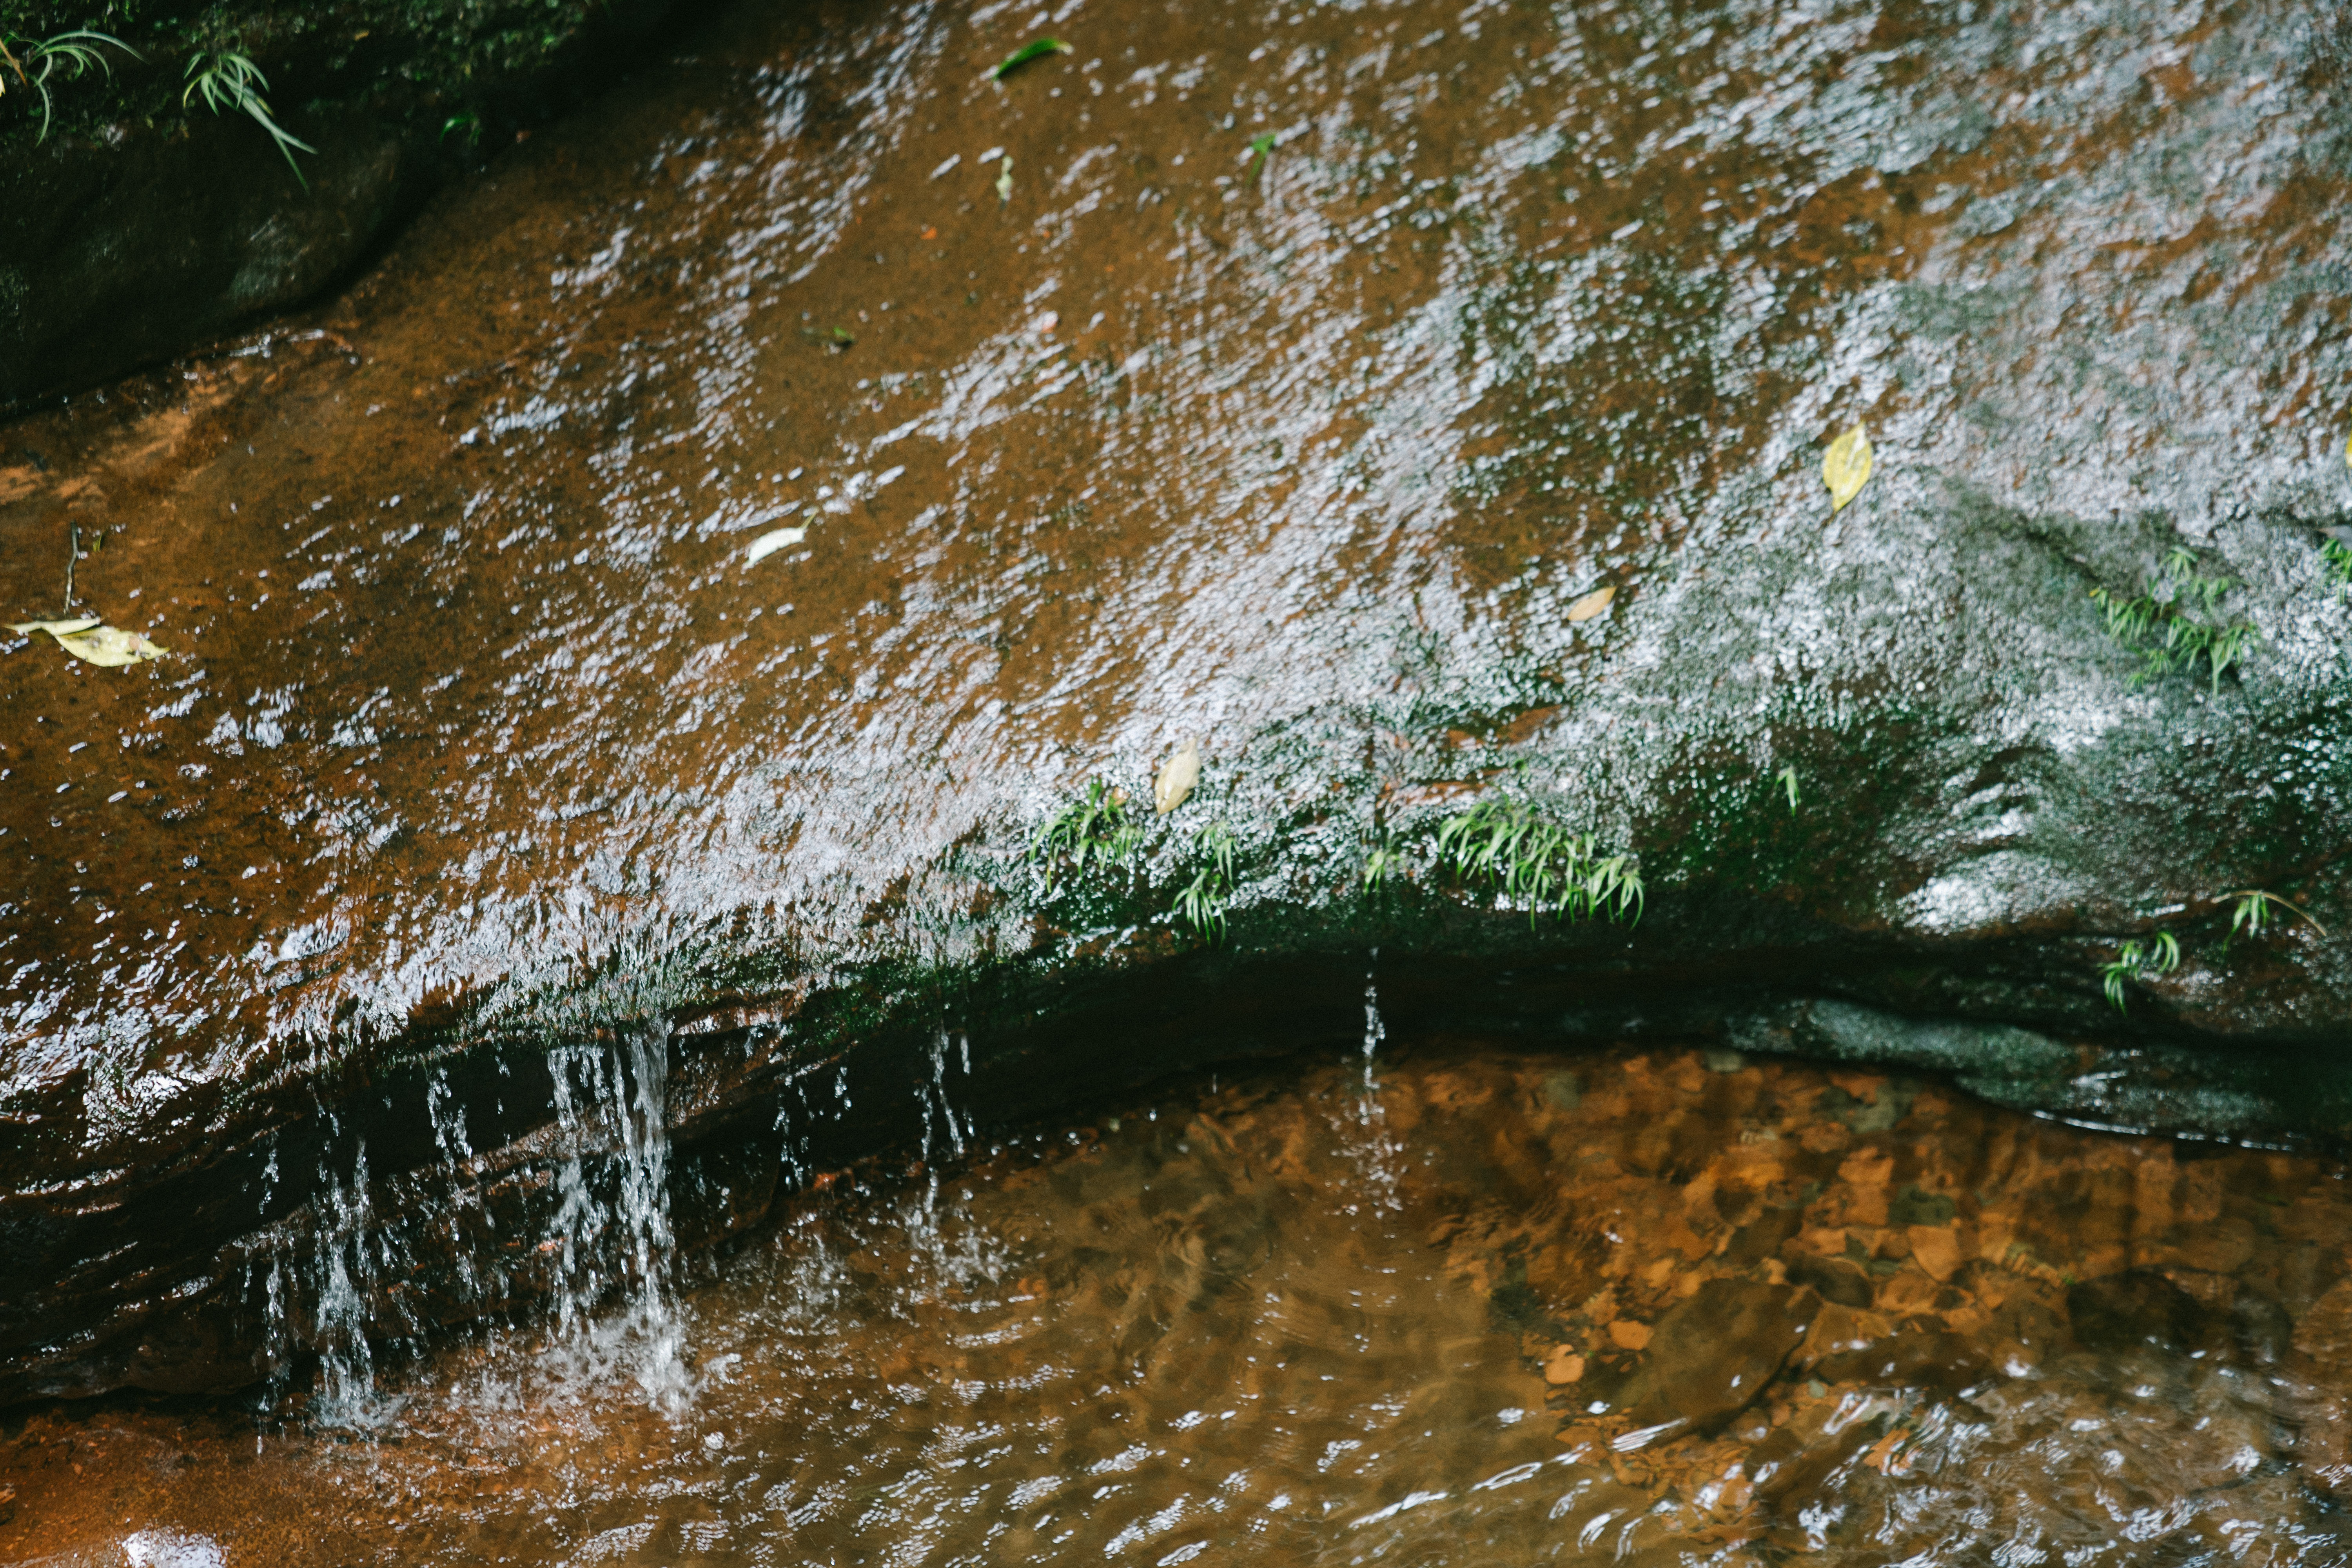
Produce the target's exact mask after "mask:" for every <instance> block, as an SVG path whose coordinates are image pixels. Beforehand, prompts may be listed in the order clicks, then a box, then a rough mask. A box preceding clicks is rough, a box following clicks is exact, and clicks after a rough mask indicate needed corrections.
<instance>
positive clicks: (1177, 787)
mask: <svg viewBox="0 0 2352 1568" xmlns="http://www.w3.org/2000/svg"><path fill="white" fill-rule="evenodd" d="M1200 782H1201V748H1200V747H1199V746H1198V745H1196V744H1194V743H1193V742H1191V741H1187V742H1184V743H1183V744H1182V745H1181V746H1179V747H1178V748H1177V749H1176V754H1175V755H1174V756H1172V757H1171V758H1169V759H1168V760H1167V761H1166V762H1164V763H1160V775H1159V776H1158V777H1157V778H1155V779H1153V780H1152V781H1151V804H1152V805H1154V806H1156V807H1157V808H1158V809H1159V813H1160V816H1167V815H1168V814H1169V813H1170V812H1171V811H1173V810H1175V809H1176V808H1177V807H1178V806H1180V805H1183V804H1184V797H1185V796H1186V795H1191V794H1192V786H1193V785H1194V784H1199V783H1200Z"/></svg>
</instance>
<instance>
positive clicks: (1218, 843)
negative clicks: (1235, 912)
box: [1176, 822, 1234, 942]
mask: <svg viewBox="0 0 2352 1568" xmlns="http://www.w3.org/2000/svg"><path fill="white" fill-rule="evenodd" d="M1192 843H1193V846H1194V847H1196V848H1198V849H1200V850H1202V852H1204V853H1205V854H1206V855H1207V856H1208V863H1207V864H1206V865H1204V866H1202V868H1200V869H1199V870H1198V871H1195V872H1193V873H1192V880H1191V881H1190V882H1188V883H1186V884H1185V885H1184V889H1183V891H1181V892H1180V893H1178V894H1177V895H1176V913H1177V916H1178V918H1179V919H1181V920H1182V921H1184V922H1185V923H1186V924H1187V925H1190V926H1191V927H1192V929H1193V931H1196V932H1198V933H1199V934H1200V935H1202V937H1205V938H1207V939H1208V940H1209V941H1210V942H1221V941H1223V939H1224V934H1225V909H1226V907H1227V906H1228V905H1229V904H1231V903H1232V901H1233V897H1234V835H1233V830H1232V829H1231V828H1228V827H1227V826H1225V825H1224V824H1223V823H1222V822H1213V823H1211V824H1209V826H1206V827H1204V828H1202V829H1201V831H1200V833H1199V834H1198V835H1196V836H1195V837H1194V838H1193V840H1192Z"/></svg>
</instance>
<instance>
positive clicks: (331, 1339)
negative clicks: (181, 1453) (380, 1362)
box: [273, 1142, 395, 1426]
mask: <svg viewBox="0 0 2352 1568" xmlns="http://www.w3.org/2000/svg"><path fill="white" fill-rule="evenodd" d="M321 1208H322V1212H321V1214H320V1222H321V1223H320V1229H319V1237H318V1257H317V1260H316V1276H317V1280H318V1309H317V1317H316V1322H315V1328H316V1331H317V1332H316V1339H315V1343H316V1345H317V1348H318V1352H319V1394H318V1398H317V1401H316V1402H315V1404H314V1405H313V1407H312V1408H313V1410H314V1412H315V1414H316V1415H317V1416H318V1418H320V1419H321V1420H323V1421H325V1422H326V1423H328V1424H329V1425H332V1426H381V1425H382V1424H383V1422H384V1421H385V1420H386V1419H388V1418H389V1416H390V1415H392V1413H393V1409H394V1407H395V1406H388V1405H384V1404H383V1402H380V1401H379V1400H378V1399H377V1397H376V1388H375V1354H374V1352H373V1350H371V1349H370V1348H369V1344H368V1330H369V1329H370V1327H371V1326H372V1324H373V1312H372V1311H371V1310H370V1307H369V1303H370V1301H371V1300H372V1299H373V1296H374V1295H375V1285H376V1276H377V1271H376V1268H375V1267H374V1264H375V1255H374V1253H373V1249H372V1248H371V1247H370V1246H369V1242H370V1240H371V1237H370V1236H369V1222H370V1218H371V1205H370V1204H369V1201H368V1164H367V1144H366V1143H365V1142H362V1143H361V1144H360V1146H359V1151H358V1152H357V1154H356V1155H355V1156H354V1157H353V1159H352V1180H351V1185H350V1186H349V1187H346V1186H344V1185H343V1184H342V1182H341V1179H340V1178H337V1179H335V1180H332V1181H331V1182H330V1183H329V1184H328V1188H327V1192H326V1195H325V1197H324V1199H323V1200H322V1204H321ZM274 1295H275V1291H274V1290H273V1296H274Z"/></svg>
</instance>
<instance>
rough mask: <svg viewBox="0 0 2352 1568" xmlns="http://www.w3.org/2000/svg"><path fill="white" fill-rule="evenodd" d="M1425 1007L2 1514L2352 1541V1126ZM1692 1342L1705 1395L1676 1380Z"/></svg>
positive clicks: (1326, 1537) (141, 1457) (841, 1542)
mask: <svg viewBox="0 0 2352 1568" xmlns="http://www.w3.org/2000/svg"><path fill="white" fill-rule="evenodd" d="M1415 1047H1416V1048H1414V1049H1413V1050H1412V1052H1411V1053H1410V1054H1408V1055H1406V1056H1404V1058H1402V1060H1401V1061H1388V1062H1384V1063H1383V1064H1382V1065H1381V1067H1380V1068H1379V1070H1378V1071H1377V1074H1376V1079H1375V1084H1376V1087H1375V1088H1374V1089H1372V1090H1371V1091H1370V1092H1367V1089H1366V1079H1365V1077H1364V1073H1363V1069H1362V1068H1361V1067H1360V1065H1359V1062H1358V1060H1356V1059H1345V1060H1342V1061H1337V1062H1335V1061H1333V1060H1331V1059H1330V1058H1325V1059H1324V1060H1322V1061H1320V1062H1310V1063H1307V1064H1303V1065H1300V1064H1294V1065H1293V1066H1292V1068H1289V1069H1288V1070H1286V1071H1284V1072H1282V1073H1280V1074H1276V1075H1255V1076H1253V1077H1252V1078H1249V1079H1244V1080H1243V1081H1242V1082H1240V1083H1238V1084H1236V1083H1234V1082H1233V1081H1232V1080H1231V1079H1227V1080H1226V1081H1225V1082H1223V1084H1222V1085H1221V1086H1219V1087H1217V1088H1214V1089H1212V1088H1211V1087H1210V1086H1209V1085H1207V1084H1205V1083H1202V1084H1196V1085H1186V1086H1182V1087H1180V1088H1168V1089H1163V1091H1162V1094H1161V1096H1160V1097H1159V1098H1154V1099H1149V1100H1140V1101H1138V1100H1114V1101H1111V1102H1109V1104H1110V1105H1112V1106H1115V1107H1116V1108H1117V1109H1114V1110H1106V1112H1105V1114H1103V1115H1101V1116H1099V1117H1097V1118H1096V1119H1094V1120H1092V1121H1086V1122H1080V1123H1076V1124H1062V1125H1058V1126H1051V1127H1047V1128H1044V1129H1041V1130H1040V1131H1038V1132H1037V1133H1035V1134H1034V1135H1032V1136H1030V1137H1026V1138H1024V1139H1020V1140H1016V1141H1014V1142H1013V1145H1012V1146H1011V1147H1009V1148H1000V1149H995V1150H992V1151H979V1150H975V1151H972V1152H971V1157H969V1158H966V1159H961V1160H958V1159H954V1158H952V1157H949V1158H947V1159H945V1160H943V1161H942V1162H940V1163H934V1164H933V1165H931V1166H929V1167H927V1168H925V1169H923V1170H921V1171H919V1172H918V1173H914V1174H912V1175H911V1176H910V1175H906V1174H901V1173H898V1172H885V1171H883V1170H881V1169H879V1168H877V1165H876V1164H867V1165H865V1166H863V1167H861V1168H860V1169H859V1170H857V1171H855V1172H847V1173H831V1178H830V1179H829V1180H828V1182H826V1183H825V1184H823V1186H822V1189H821V1190H819V1191H815V1192H811V1193H806V1194H802V1195H801V1196H798V1197H795V1198H793V1199H788V1200H786V1201H785V1202H784V1203H782V1205H779V1210H778V1219H779V1224H778V1225H776V1226H774V1227H772V1229H770V1230H769V1231H767V1232H766V1233H765V1234H764V1235H762V1236H761V1237H760V1238H759V1239H757V1240H756V1241H753V1242H751V1243H749V1244H748V1245H745V1246H743V1247H740V1248H737V1249H735V1250H734V1251H733V1252H732V1253H731V1254H730V1256H728V1257H726V1258H724V1259H723V1260H722V1261H717V1262H714V1263H712V1264H711V1265H709V1267H707V1268H703V1269H701V1270H699V1271H698V1276H697V1277H696V1278H695V1279H691V1280H689V1281H688V1282H686V1285H685V1288H684V1289H682V1290H681V1291H680V1294H679V1300H678V1303H677V1313H678V1318H679V1321H682V1322H686V1323H688V1324H690V1325H691V1331H690V1335H689V1338H690V1342H691V1345H692V1350H691V1352H690V1355H689V1357H688V1359H689V1361H690V1363H691V1365H690V1367H688V1368H685V1369H681V1370H680V1371H679V1373H678V1374H677V1383H676V1384H675V1385H674V1386H673V1387H671V1389H670V1390H669V1394H670V1397H671V1399H672V1401H673V1402H672V1403H669V1404H667V1405H664V1404H661V1403H659V1402H649V1401H648V1400H647V1398H646V1394H645V1392H644V1391H643V1389H642V1388H641V1387H640V1386H639V1384H638V1383H637V1382H636V1381H635V1376H634V1375H633V1374H632V1372H631V1369H630V1368H629V1367H628V1366H627V1365H626V1364H622V1363H614V1362H613V1361H611V1360H609V1359H605V1358H603V1357H602V1356H600V1354H599V1347H598V1346H597V1344H596V1343H595V1342H593V1340H590V1341H584V1342H583V1341H582V1340H580V1339H577V1338H567V1336H566V1335H565V1334H564V1333H563V1332H562V1331H559V1330H557V1329H555V1328H554V1327H552V1326H549V1327H547V1328H544V1329H540V1330H532V1331H521V1332H517V1331H496V1330H492V1331H483V1332H477V1333H474V1334H470V1335H467V1336H463V1337H460V1338H457V1339H444V1340H442V1341H440V1342H438V1343H437V1344H436V1347H435V1348H433V1349H432V1350H431V1351H430V1352H427V1353H425V1354H424V1355H422V1356H421V1357H417V1358H414V1359H408V1360H404V1361H401V1362H400V1363H397V1364H394V1363H391V1362H389V1361H387V1362H386V1363H383V1364H381V1365H380V1366H379V1367H378V1369H377V1372H378V1382H377V1384H376V1387H375V1390H374V1394H373V1399H374V1401H375V1408H376V1416H375V1419H376V1421H377V1422H378V1423H379V1425H378V1426H377V1428H376V1429H375V1430H374V1431H373V1432H370V1431H367V1430H364V1429H362V1430H360V1431H357V1432H354V1431H353V1430H351V1429H348V1428H346V1429H342V1430H340V1431H322V1430H320V1428H319V1427H318V1426H316V1425H315V1424H312V1423H309V1422H301V1421H294V1422H284V1423H281V1422H279V1421H277V1420H268V1419H265V1420H261V1421H259V1422H257V1421H256V1420H255V1419H254V1417H253V1416H252V1415H247V1414H240V1413H237V1412H236V1411H233V1410H230V1409H227V1408H225V1407H222V1406H218V1405H215V1406H213V1407H210V1408H207V1409H204V1410H200V1411H194V1412H191V1411H190V1410H188V1409H187V1408H186V1407H185V1406H184V1405H176V1404H173V1403H171V1402H152V1401H149V1402H142V1401H132V1400H128V1399H117V1400H114V1401H111V1402H100V1403H97V1404H95V1405H91V1404H82V1405H49V1406H40V1407H19V1408H18V1410H16V1412H15V1413H14V1414H13V1415H10V1416H8V1417H6V1418H5V1422H0V1487H5V1488H9V1489H13V1490H14V1494H15V1503H14V1507H15V1510H16V1512H15V1518H14V1521H13V1522H11V1523H9V1524H6V1525H0V1531H6V1533H5V1534H0V1547H5V1550H6V1551H7V1552H8V1553H9V1555H10V1556H11V1557H13V1558H19V1559H22V1558H30V1559H32V1560H33V1561H37V1562H40V1563H114V1562H119V1561H121V1557H119V1556H115V1555H111V1554H110V1553H113V1552H120V1551H121V1550H122V1548H123V1547H124V1546H125V1545H128V1546H131V1547H132V1548H133V1549H135V1550H136V1551H144V1552H150V1553H159V1552H162V1551H163V1549H165V1548H166V1547H168V1548H170V1549H172V1550H174V1551H178V1552H186V1553H190V1554H191V1555H189V1556H187V1557H186V1558H184V1559H183V1560H184V1561H190V1562H198V1561H204V1562H226V1563H247V1562H263V1561H267V1562H274V1563H284V1564H287V1565H288V1568H309V1565H312V1564H317V1565H319V1568H327V1565H330V1564H337V1565H340V1564H349V1563H376V1562H382V1563H404V1564H415V1563H532V1564H536V1563H598V1562H615V1563H694V1564H707V1565H711V1568H719V1565H734V1564H754V1563H779V1564H788V1563H820V1564H832V1563H839V1564H850V1563H861V1562H873V1561H876V1560H877V1559H881V1558H887V1557H896V1558H898V1560H901V1561H906V1560H919V1561H924V1562H932V1563H982V1562H1006V1561H1013V1562H1023V1563H1103V1562H1113V1563H1161V1562H1166V1561H1169V1560H1170V1559H1171V1558H1172V1559H1175V1560H1177V1561H1190V1560H1192V1559H1193V1558H1196V1557H1198V1558H1202V1560H1204V1561H1207V1562H1213V1563H1239V1562H1255V1563H1266V1562H1273V1563H1345V1562H1356V1561H1362V1560H1366V1559H1371V1560H1379V1561H1390V1562H1404V1563H1458V1562H1463V1561H1465V1560H1470V1561H1476V1562H1481V1563H1538V1562H1543V1563H1553V1562H1560V1561H1570V1562H1612V1563H1636V1564H1653V1565H1660V1568H1663V1565H1666V1564H1675V1565H1681V1564H1693V1563H1727V1564H1764V1563H1785V1562H1789V1561H1791V1560H1803V1561H1807V1562H1816V1561H1818V1562H1823V1563H1838V1564H1856V1565H1860V1564H1883V1563H1894V1562H1902V1563H1916V1564H1921V1565H1923V1568H1924V1565H1937V1568H1943V1565H1948V1568H1974V1565H1977V1564H1982V1563H2076V1564H2084V1565H2088V1564H2118V1565H2124V1564H2128V1565H2133V1568H2137V1565H2139V1564H2145V1563H2200V1562H2229V1563H2263V1564H2270V1565H2284V1564H2290V1563H2293V1564H2311V1565H2314V1568H2316V1565H2318V1564H2323V1563H2338V1562H2341V1561H2342V1560H2343V1557H2344V1554H2345V1552H2346V1551H2347V1548H2352V1516H2347V1512H2346V1510H2345V1507H2344V1502H2343V1489H2344V1487H2345V1486H2346V1485H2347V1478H2352V1466H2347V1454H2346V1451H2345V1448H2344V1437H2343V1434H2344V1432H2345V1431H2346V1425H2345V1419H2344V1414H2343V1405H2344V1379H2343V1368H2344V1366H2345V1364H2346V1362H2345V1357H2346V1355H2347V1353H2352V1342H2347V1323H2352V1307H2347V1302H2352V1276H2347V1274H2346V1273H2345V1268H2346V1263H2347V1239H2352V1202H2347V1192H2346V1189H2345V1184H2344V1182H2343V1179H2342V1171H2341V1168H2340V1166H2339V1165H2337V1164H2336V1163H2334V1162H2330V1161H2324V1160H2319V1159H2315V1158H2310V1157H2304V1156H2294V1155H2286V1154H2279V1153H2273V1152H2262V1151H2253V1150H2242V1149H2231V1148H2227V1147H2221V1146H2218V1145H2213V1144H2197V1143H2184V1142H2170V1141H2167V1140H2164V1139H2161V1138H2126V1137H2118V1136H2115V1135H2111V1134H2102V1133H2095V1132H2085V1131H2079V1130H2075V1129H2071V1128H2065V1127H2061V1126H2053V1125H2052V1124H2049V1123H2047V1122H2043V1121H2034V1120H2032V1119H2028V1118H2024V1117H2019V1116H2016V1115H2014V1114H2012V1113H2009V1112H2005V1111H2001V1110H1995V1109H1992V1108H1990V1107H1987V1106H1985V1105H1983V1104H1981V1103H1979V1102H1977V1101H1974V1100H1970V1099H1969V1098H1967V1097H1965V1096H1962V1095H1958V1094H1955V1093H1953V1092H1951V1091H1950V1090H1948V1089H1944V1088H1942V1087H1940V1086H1938V1085H1936V1084H1933V1083H1929V1082H1924V1081H1921V1080H1916V1079H1903V1078H1901V1077H1890V1076H1885V1075H1879V1074H1870V1073H1861V1072H1848V1071H1844V1070H1842V1069H1830V1070H1824V1069H1821V1068H1813V1067H1810V1066H1804V1065H1797V1064H1786V1063H1775V1062H1762V1063H1746V1064H1741V1063H1737V1062H1734V1061H1731V1060H1728V1059H1726V1058H1723V1056H1722V1055H1721V1053H1719V1052H1718V1053H1708V1054H1707V1056H1705V1057H1703V1056H1702V1053H1700V1052H1698V1051H1696V1050H1689V1049H1674V1048H1657V1049H1644V1050H1639V1051H1630V1050H1622V1049H1619V1050H1613V1051H1596V1052H1589V1053H1580V1054H1575V1055H1570V1056H1567V1057H1563V1056H1561V1055H1559V1054H1557V1053H1546V1054H1543V1055H1538V1056H1532V1057H1530V1056H1527V1055H1523V1054H1518V1053H1515V1052H1512V1051H1509V1050H1507V1049H1497V1048H1496V1047H1493V1046H1492V1045H1491V1044H1487V1043H1483V1042H1470V1041H1463V1040H1459V1039H1456V1040H1453V1041H1449V1042H1426V1043H1422V1042H1416V1043H1415ZM1349 1057H1350V1058H1352V1057H1353V1053H1352V1052H1350V1053H1349ZM1710 1058H1711V1059H1710ZM1562 1079H1572V1081H1573V1083H1574V1084H1575V1086H1576V1088H1577V1090H1578V1092H1577V1094H1576V1095H1575V1096H1574V1097H1573V1098H1572V1099H1571V1098H1570V1097H1568V1096H1564V1095H1562V1094H1560V1093H1559V1092H1558V1090H1559V1088H1560V1087H1561V1080H1562ZM935 1152H938V1151H935ZM1799 1279H1807V1280H1814V1279H1837V1280H1840V1281H1843V1282H1844V1283H1842V1284H1840V1285H1838V1286H1836V1287H1834V1288H1831V1287H1827V1286H1822V1287H1817V1286H1815V1285H1814V1284H1811V1283H1806V1284H1802V1285H1800V1284H1797V1283H1796V1281H1797V1280H1799ZM638 1370H639V1371H640V1372H641V1371H642V1370H643V1369H642V1367H640V1368H639V1369H638ZM1751 1374H1754V1376H1753V1379H1752V1381H1751ZM1661 1394H1663V1395H1666V1396H1669V1397H1671V1398H1673V1399H1675V1400H1676V1401H1678V1402H1679V1403H1678V1404H1677V1405H1676V1408H1677V1409H1678V1410H1680V1411H1683V1412H1685V1413H1687V1414H1690V1415H1693V1416H1694V1417H1699V1416H1701V1413H1702V1412H1703V1413H1704V1415H1703V1418H1701V1419H1698V1420H1696V1424H1695V1425H1693V1426H1688V1427H1685V1428H1681V1429H1673V1428H1667V1429H1662V1427H1661V1424H1660V1423H1657V1422H1655V1421H1654V1420H1653V1419H1652V1416H1653V1415H1654V1410H1653V1408H1652V1407H1651V1405H1650V1404H1649V1401H1650V1400H1651V1399H1652V1398H1654V1397H1655V1396H1658V1395H1661ZM310 1414H313V1415H315V1408H314V1409H313V1410H312V1411H311V1412H310ZM202 1553H210V1554H211V1555H209V1556H205V1555H200V1554H202ZM148 1560H151V1561H152V1560H155V1559H154V1558H152V1557H151V1558H150V1559H148ZM131 1561H132V1562H138V1561H141V1559H140V1558H139V1557H138V1556H136V1555H131Z"/></svg>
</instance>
